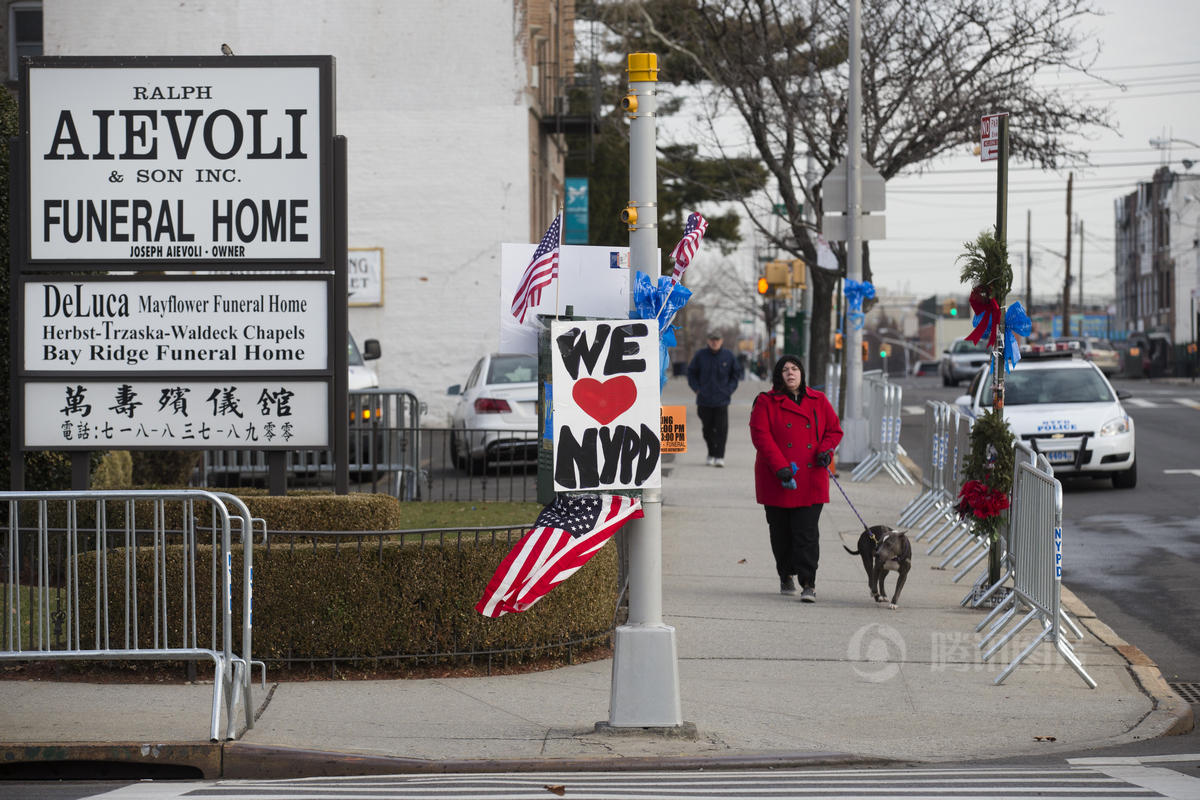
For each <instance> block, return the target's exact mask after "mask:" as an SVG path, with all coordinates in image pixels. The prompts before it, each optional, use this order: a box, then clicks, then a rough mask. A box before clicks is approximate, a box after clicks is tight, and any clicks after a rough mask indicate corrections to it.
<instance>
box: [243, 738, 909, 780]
mask: <svg viewBox="0 0 1200 800" xmlns="http://www.w3.org/2000/svg"><path fill="white" fill-rule="evenodd" d="M896 763H900V762H896V761H892V760H889V759H880V758H874V757H860V756H854V755H850V754H848V753H835V752H817V753H799V752H796V753H792V752H782V753H739V754H737V755H727V756H722V755H717V756H627V757H615V756H597V757H594V758H514V759H504V758H495V759H445V760H438V761H432V760H428V759H420V758H400V757H395V756H373V755H364V754H359V753H339V752H336V751H324V750H305V749H301V748H291V747H275V746H270V745H253V744H240V743H238V742H228V743H226V745H225V747H224V767H223V770H222V776H221V777H224V778H255V779H270V778H317V777H339V776H353V775H402V774H441V773H496V772H630V771H636V770H664V769H670V770H699V769H710V770H711V769H782V768H788V767H826V766H850V765H854V766H882V765H886V764H896Z"/></svg>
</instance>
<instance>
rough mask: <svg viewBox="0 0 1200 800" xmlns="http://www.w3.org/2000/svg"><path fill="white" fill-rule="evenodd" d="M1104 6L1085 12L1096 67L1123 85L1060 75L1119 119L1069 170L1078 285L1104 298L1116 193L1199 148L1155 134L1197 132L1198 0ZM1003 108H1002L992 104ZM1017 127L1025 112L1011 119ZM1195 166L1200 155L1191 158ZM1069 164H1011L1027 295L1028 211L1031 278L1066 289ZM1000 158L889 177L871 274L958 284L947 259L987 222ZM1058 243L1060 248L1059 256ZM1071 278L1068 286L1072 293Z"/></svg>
mask: <svg viewBox="0 0 1200 800" xmlns="http://www.w3.org/2000/svg"><path fill="white" fill-rule="evenodd" d="M1096 6H1097V7H1098V8H1100V9H1102V10H1103V11H1104V12H1105V16H1104V17H1101V18H1096V19H1093V20H1092V21H1091V23H1090V25H1089V27H1094V29H1095V32H1096V39H1097V40H1098V41H1099V42H1100V43H1101V47H1102V49H1101V53H1100V58H1099V61H1098V62H1097V64H1096V67H1095V70H1094V71H1095V72H1096V73H1097V74H1099V75H1101V76H1103V77H1104V78H1107V79H1108V80H1111V81H1114V82H1116V83H1120V84H1123V85H1124V86H1125V87H1126V88H1125V90H1124V91H1122V90H1121V89H1120V88H1114V87H1112V86H1108V85H1105V84H1102V83H1091V84H1089V83H1088V82H1087V79H1086V78H1081V77H1080V76H1078V75H1072V76H1069V77H1066V78H1064V79H1063V80H1065V81H1067V82H1069V83H1070V84H1071V85H1072V86H1076V87H1080V90H1081V91H1083V92H1085V93H1086V96H1087V98H1088V99H1089V100H1091V101H1093V102H1107V103H1108V104H1109V105H1110V108H1111V109H1112V113H1113V118H1114V120H1115V121H1116V123H1117V126H1118V130H1117V131H1116V132H1115V133H1113V132H1103V131H1101V132H1097V133H1096V134H1095V135H1094V136H1093V137H1092V139H1093V140H1092V141H1091V142H1090V143H1089V144H1088V146H1087V147H1088V150H1089V152H1090V153H1091V161H1092V162H1093V163H1094V164H1095V167H1089V168H1084V169H1080V168H1076V169H1074V193H1073V204H1072V206H1073V207H1072V211H1073V214H1074V215H1075V216H1076V217H1077V218H1078V219H1080V220H1082V221H1083V228H1084V249H1083V259H1084V263H1083V280H1084V287H1083V288H1084V294H1085V296H1093V295H1102V296H1104V297H1107V298H1111V296H1112V295H1113V291H1114V284H1113V279H1114V278H1113V261H1114V254H1113V224H1114V222H1113V220H1114V218H1113V202H1114V200H1116V199H1117V198H1119V197H1121V196H1123V195H1125V194H1128V193H1129V192H1131V191H1133V190H1134V189H1135V188H1136V186H1137V184H1138V182H1145V181H1149V180H1150V178H1151V176H1152V175H1153V172H1154V170H1155V169H1156V167H1157V166H1158V165H1159V164H1163V163H1167V159H1168V157H1169V158H1170V164H1171V166H1172V168H1173V169H1175V170H1176V171H1179V172H1182V171H1184V167H1183V165H1182V163H1181V161H1182V159H1184V158H1188V159H1192V160H1195V161H1197V162H1200V147H1197V146H1194V145H1188V144H1181V143H1174V144H1172V149H1171V151H1170V153H1167V152H1164V151H1160V150H1156V149H1154V148H1152V147H1151V146H1150V144H1149V140H1150V139H1151V138H1160V137H1174V138H1178V139H1186V140H1190V141H1192V142H1198V143H1200V46H1198V45H1197V42H1200V3H1196V2H1194V0H1192V1H1189V0H1097V2H1096ZM994 110H995V111H1001V110H1003V109H994ZM1010 124H1011V125H1012V126H1013V129H1016V128H1017V127H1019V126H1020V124H1021V121H1020V120H1019V119H1014V120H1012V121H1011V123H1010ZM1192 172H1193V173H1196V174H1200V164H1198V165H1197V166H1195V167H1193V168H1192ZM1066 184H1067V171H1065V170H1064V171H1062V172H1059V173H1054V172H1042V171H1040V170H1034V169H1032V168H1030V167H1028V166H1026V165H1024V164H1021V163H1019V162H1015V161H1014V162H1011V163H1010V174H1009V199H1008V241H1009V250H1010V253H1011V254H1012V257H1011V259H1010V260H1011V261H1012V263H1013V266H1014V269H1016V270H1017V271H1018V272H1020V273H1021V274H1020V276H1019V277H1017V278H1016V280H1014V284H1013V290H1014V292H1020V294H1021V296H1022V297H1023V296H1024V286H1025V280H1024V271H1023V269H1022V268H1020V265H1021V261H1020V259H1019V258H1018V256H1020V257H1022V258H1023V256H1024V253H1025V242H1026V235H1025V226H1026V214H1027V211H1028V212H1031V215H1032V222H1031V227H1032V235H1031V236H1030V237H1029V238H1030V240H1031V241H1032V243H1033V248H1032V249H1033V263H1034V269H1033V289H1034V292H1033V293H1034V298H1035V301H1036V299H1037V297H1038V296H1048V295H1050V294H1052V293H1053V292H1060V293H1061V290H1062V283H1063V277H1064V267H1063V259H1062V256H1061V253H1062V252H1063V250H1064V249H1065V244H1066V236H1067V218H1066ZM995 191H996V162H988V163H982V162H980V161H979V157H978V156H975V155H972V154H969V153H966V152H965V151H964V154H963V155H962V156H960V157H955V158H952V159H948V160H945V161H942V162H938V165H937V166H936V167H935V168H934V169H933V170H930V171H928V172H926V173H925V174H923V175H921V176H919V177H911V178H902V177H901V178H896V179H893V180H892V181H889V182H888V185H887V212H886V214H887V233H888V238H887V240H886V241H884V242H878V243H875V244H873V245H872V266H873V269H874V272H875V274H874V277H875V284H876V285H877V286H880V287H886V288H888V289H890V290H893V291H897V292H899V291H903V290H905V288H906V287H907V289H908V291H910V292H912V293H915V294H920V295H929V294H942V295H945V294H947V293H948V292H950V291H951V290H952V289H954V288H959V289H960V290H961V291H962V293H963V294H964V295H965V292H966V288H965V287H961V285H960V284H959V281H958V266H957V265H956V264H955V259H956V258H957V257H958V255H959V254H960V253H961V252H962V244H963V242H965V241H966V240H968V239H974V238H975V237H976V236H977V235H978V234H979V232H980V231H982V230H984V229H985V228H990V227H991V226H992V225H993V224H994V223H995V215H996V194H995ZM1051 251H1055V252H1056V253H1058V254H1059V255H1055V254H1054V253H1052V252H1051ZM1072 251H1073V252H1072V259H1071V260H1072V272H1073V273H1074V274H1078V265H1079V236H1078V234H1076V235H1075V237H1074V240H1073V242H1072ZM1077 292H1078V285H1077V284H1076V286H1075V287H1074V288H1073V289H1072V298H1073V299H1074V298H1075V297H1077Z"/></svg>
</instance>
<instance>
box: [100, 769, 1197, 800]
mask: <svg viewBox="0 0 1200 800" xmlns="http://www.w3.org/2000/svg"><path fill="white" fill-rule="evenodd" d="M1197 784H1200V781H1197V779H1195V778H1191V777H1190V776H1187V775H1184V774H1181V773H1172V772H1171V771H1170V770H1167V769H1164V768H1162V767H1145V766H1141V765H1126V764H1119V765H1116V764H1103V765H1102V764H1097V765H1095V767H1092V766H1091V765H1089V766H1082V765H1077V766H1067V767H1046V768H1022V767H1016V768H1011V767H1010V768H953V767H951V768H925V769H922V768H917V769H903V770H901V769H865V768H860V769H845V770H837V769H818V770H804V769H775V770H747V771H744V772H743V771H654V772H632V771H631V772H624V771H622V772H538V773H508V774H505V773H490V774H436V775H375V776H346V777H318V778H302V779H287V780H218V781H213V782H188V783H177V784H169V785H165V786H164V785H162V784H160V783H158V782H156V783H154V784H149V787H150V788H149V789H147V788H146V787H147V784H141V785H133V786H127V787H123V788H120V789H117V790H115V791H112V792H108V793H105V794H103V795H102V797H103V798H104V800H134V798H138V800H141V799H142V798H149V797H155V798H157V799H158V800H165V798H175V799H176V800H185V799H186V798H201V797H203V798H230V800H232V798H243V799H246V800H251V799H252V798H263V800H267V799H268V798H270V800H286V799H287V798H295V799H296V800H326V799H328V800H359V798H362V800H375V799H376V798H388V799H389V800H403V798H412V799H413V800H425V798H442V799H443V800H451V798H454V799H456V800H457V799H459V798H462V799H464V800H465V798H472V800H474V799H475V798H479V799H480V800H490V799H491V798H495V799H496V800H525V799H526V798H530V799H531V800H532V799H533V798H538V799H539V800H540V798H546V797H551V796H553V795H552V794H551V793H552V792H553V794H558V793H559V791H562V792H563V794H562V795H561V796H565V797H567V798H570V797H576V798H590V799H591V800H642V799H643V798H645V800H662V799H663V798H705V799H707V798H714V799H715V798H738V799H739V800H759V799H760V798H761V799H762V800H767V798H776V797H780V796H787V797H797V798H810V797H813V798H815V797H831V798H841V799H842V800H852V799H853V798H861V800H880V798H893V797H901V798H906V799H907V800H922V799H929V800H958V799H959V798H961V800H983V799H984V798H988V799H989V800H990V799H991V798H996V800H1000V798H1006V799H1007V798H1025V797H1030V798H1032V797H1038V798H1043V800H1045V798H1060V799H1061V800H1082V798H1150V797H1159V798H1161V797H1163V794H1159V792H1161V791H1163V790H1164V789H1165V790H1167V792H1168V794H1167V796H1168V797H1185V796H1194V795H1192V794H1191V792H1192V791H1193V790H1194V788H1195V786H1196V785H1197ZM154 792H157V794H155V793H154Z"/></svg>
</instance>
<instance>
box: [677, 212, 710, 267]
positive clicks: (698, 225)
mask: <svg viewBox="0 0 1200 800" xmlns="http://www.w3.org/2000/svg"><path fill="white" fill-rule="evenodd" d="M706 230H708V220H706V219H705V218H704V217H702V216H700V215H699V214H698V213H696V212H695V211H693V212H692V213H691V214H688V218H687V224H685V225H684V226H683V238H682V239H680V240H679V244H677V245H675V249H674V250H672V251H671V258H673V259H675V270H674V271H673V272H672V273H671V283H679V282H680V281H681V280H683V272H684V270H686V269H687V268H688V264H690V263H692V256H694V255H696V251H697V250H699V249H700V240H701V239H703V238H704V232H705V231H706Z"/></svg>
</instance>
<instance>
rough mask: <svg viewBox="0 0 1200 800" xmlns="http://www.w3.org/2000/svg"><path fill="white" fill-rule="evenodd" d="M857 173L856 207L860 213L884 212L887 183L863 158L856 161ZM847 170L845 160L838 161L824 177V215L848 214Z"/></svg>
mask: <svg viewBox="0 0 1200 800" xmlns="http://www.w3.org/2000/svg"><path fill="white" fill-rule="evenodd" d="M858 168H859V169H858V173H859V189H860V191H859V196H858V206H859V210H861V211H886V210H887V181H885V180H884V179H883V176H882V175H880V174H879V170H877V169H875V167H874V166H872V165H871V163H870V162H868V161H867V159H865V158H860V159H859V161H858ZM848 173H849V170H848V169H847V168H846V159H844V158H843V159H842V160H841V161H839V162H838V163H837V164H836V165H835V166H834V168H833V169H832V170H830V171H829V174H828V175H826V176H825V180H823V181H822V182H821V205H822V207H823V208H824V209H825V213H826V214H828V213H831V212H835V213H839V214H840V213H843V212H845V213H849V209H848V208H847V207H846V205H847V197H848V196H849V194H850V192H849V190H848V189H847V188H846V183H847V179H848Z"/></svg>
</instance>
